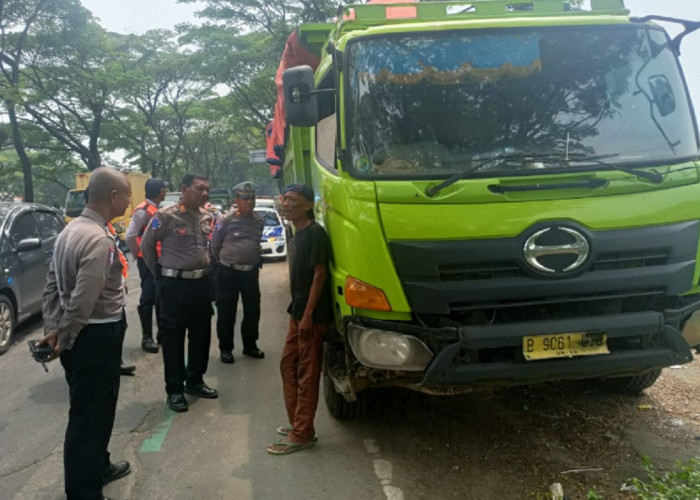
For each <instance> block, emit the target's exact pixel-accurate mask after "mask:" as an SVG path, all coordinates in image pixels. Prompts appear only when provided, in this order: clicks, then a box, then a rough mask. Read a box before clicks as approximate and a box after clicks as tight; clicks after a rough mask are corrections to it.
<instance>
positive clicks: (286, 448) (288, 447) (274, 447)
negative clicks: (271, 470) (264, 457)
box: [267, 439, 314, 455]
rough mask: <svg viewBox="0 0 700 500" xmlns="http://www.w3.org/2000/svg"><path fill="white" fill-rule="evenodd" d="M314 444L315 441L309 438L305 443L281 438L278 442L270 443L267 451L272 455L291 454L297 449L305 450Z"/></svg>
mask: <svg viewBox="0 0 700 500" xmlns="http://www.w3.org/2000/svg"><path fill="white" fill-rule="evenodd" d="M313 445H314V442H313V441H311V440H309V441H307V442H305V443H285V442H284V441H282V440H281V439H280V440H279V441H277V442H276V443H273V444H271V445H268V447H267V452H268V453H269V454H270V455H289V454H290V453H294V452H295V451H301V450H305V449H306V448H309V447H311V446H313Z"/></svg>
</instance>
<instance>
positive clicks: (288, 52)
mask: <svg viewBox="0 0 700 500" xmlns="http://www.w3.org/2000/svg"><path fill="white" fill-rule="evenodd" d="M319 62H321V59H320V58H319V57H318V56H317V55H315V54H313V53H312V52H311V51H310V50H309V49H307V48H306V47H305V46H304V45H303V44H302V43H301V42H300V41H299V36H298V34H297V30H294V31H293V32H292V34H291V35H289V37H288V38H287V43H286V44H285V46H284V52H282V60H281V61H280V64H279V66H278V67H277V74H276V75H275V85H276V86H277V103H276V104H275V116H274V118H273V119H272V123H271V124H268V126H267V134H266V138H267V160H266V161H267V163H269V164H270V174H272V176H273V177H279V172H280V170H281V168H282V163H283V161H282V160H283V155H284V129H285V127H286V122H285V117H284V90H283V88H282V74H283V73H284V71H285V70H286V69H288V68H293V67H294V66H301V65H303V64H307V65H309V66H311V67H312V68H313V69H316V68H317V67H318V63H319Z"/></svg>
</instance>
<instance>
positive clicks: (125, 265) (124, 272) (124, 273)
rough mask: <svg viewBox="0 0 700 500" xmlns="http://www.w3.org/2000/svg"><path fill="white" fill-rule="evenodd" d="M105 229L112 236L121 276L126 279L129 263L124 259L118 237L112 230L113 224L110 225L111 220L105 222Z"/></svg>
mask: <svg viewBox="0 0 700 500" xmlns="http://www.w3.org/2000/svg"><path fill="white" fill-rule="evenodd" d="M107 229H108V230H109V234H111V235H112V238H114V245H115V251H116V252H117V255H118V256H119V262H120V263H121V265H122V277H123V278H124V279H126V278H127V277H128V276H129V263H128V262H127V261H126V257H125V256H124V252H122V251H121V249H120V248H119V238H118V237H117V232H116V231H115V230H114V226H112V223H111V222H108V223H107Z"/></svg>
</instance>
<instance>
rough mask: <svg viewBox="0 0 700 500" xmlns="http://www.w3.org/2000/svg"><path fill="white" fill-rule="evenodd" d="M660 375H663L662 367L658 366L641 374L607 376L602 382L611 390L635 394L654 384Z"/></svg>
mask: <svg viewBox="0 0 700 500" xmlns="http://www.w3.org/2000/svg"><path fill="white" fill-rule="evenodd" d="M659 375H661V368H656V369H654V370H649V371H648V372H646V373H643V374H641V375H635V376H632V377H611V378H605V379H600V382H602V384H603V386H604V387H605V389H606V390H608V391H610V392H615V393H619V394H632V395H634V394H639V393H641V392H642V391H643V390H644V389H648V388H649V387H651V386H652V385H654V382H656V379H658V378H659Z"/></svg>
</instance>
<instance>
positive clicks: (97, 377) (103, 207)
mask: <svg viewBox="0 0 700 500" xmlns="http://www.w3.org/2000/svg"><path fill="white" fill-rule="evenodd" d="M89 193H90V194H89V197H88V200H87V206H86V208H85V209H84V210H83V212H82V213H81V214H80V217H77V218H76V219H74V220H73V221H71V223H70V224H68V226H67V227H66V228H65V229H64V230H63V231H62V232H61V234H60V235H59V236H58V238H57V239H56V244H55V247H54V254H53V258H52V260H51V264H50V267H49V273H48V275H47V281H46V286H45V288H44V294H43V296H42V301H43V316H44V330H45V332H46V336H45V337H44V338H43V339H42V340H41V341H40V342H39V344H40V345H41V344H48V345H50V346H51V347H52V348H53V352H52V353H51V355H50V356H49V358H48V359H47V361H50V360H53V359H55V358H56V357H58V356H59V355H60V357H61V365H63V368H64V370H65V374H66V381H67V382H68V387H69V389H70V391H69V397H70V411H69V413H68V427H67V429H66V437H65V442H64V448H63V465H64V472H65V491H66V495H67V496H68V499H69V500H70V499H83V498H103V495H102V486H103V485H104V484H106V483H108V482H110V481H114V480H115V479H119V478H120V477H123V476H125V475H127V474H128V473H129V472H130V471H131V466H130V465H129V462H126V461H121V462H117V463H111V462H110V460H109V452H108V451H107V448H108V446H109V440H110V436H111V434H112V426H113V424H114V415H115V412H116V409H117V397H118V395H119V365H120V359H121V353H122V342H123V340H124V330H125V326H126V325H125V322H124V305H125V304H126V296H125V289H124V278H123V273H124V272H125V270H126V269H125V268H126V259H125V258H124V257H123V255H122V254H121V251H120V250H119V247H118V244H117V241H116V237H115V236H113V235H112V234H110V231H109V228H108V221H110V220H111V219H112V218H114V217H118V216H121V215H123V214H124V210H126V207H127V206H128V205H129V200H130V197H131V186H130V185H129V180H128V179H127V178H126V176H125V175H124V174H123V173H121V172H119V171H118V170H116V169H113V168H108V167H100V168H97V169H95V170H94V171H93V172H92V175H91V176H90V184H89Z"/></svg>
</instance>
